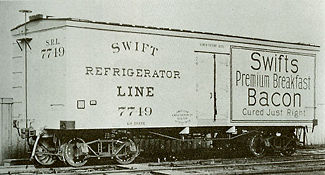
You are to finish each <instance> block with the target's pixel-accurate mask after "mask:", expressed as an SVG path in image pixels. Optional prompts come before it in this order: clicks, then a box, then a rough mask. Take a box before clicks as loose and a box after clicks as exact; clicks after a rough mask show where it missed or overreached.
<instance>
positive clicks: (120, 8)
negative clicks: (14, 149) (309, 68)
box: [0, 0, 325, 143]
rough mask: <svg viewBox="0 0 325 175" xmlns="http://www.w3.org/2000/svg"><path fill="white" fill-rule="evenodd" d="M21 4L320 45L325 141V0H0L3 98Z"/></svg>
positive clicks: (320, 137) (57, 12) (315, 138)
mask: <svg viewBox="0 0 325 175" xmlns="http://www.w3.org/2000/svg"><path fill="white" fill-rule="evenodd" d="M20 9H28V10H32V11H33V13H32V15H34V14H39V13H41V14H44V15H48V16H55V17H73V18H83V19H89V20H94V21H105V22H117V23H128V24H137V25H145V26H157V27H169V28H177V29H188V30H196V31H206V32H213V33H220V34H229V35H238V36H248V37H256V38H263V39H270V40H281V41H288V42H302V43H311V44H316V45H320V46H321V52H320V53H319V54H318V58H317V80H318V81H317V118H318V119H319V120H320V121H319V124H320V126H319V127H317V128H316V130H315V132H316V133H315V134H312V135H311V137H310V140H311V141H312V142H313V143H325V116H324V115H325V77H324V75H325V59H324V55H325V50H324V48H325V0H312V1H311V0H295V1H293V0H241V1H238V0H214V1H212V0H208V1H202V0H200V1H199V0H186V1H185V0H184V1H176V0H175V1H168V0H167V1H162V0H155V1H153V0H152V1H149V0H148V1H145V0H140V1H125V0H116V1H108V0H105V1H104V0H91V1H89V0H83V1H81V0H73V1H72V0H64V1H63V0H59V1H53V0H52V1H1V0H0V43H1V45H0V46H1V47H0V98H2V97H11V93H10V90H11V84H10V81H11V77H10V76H11V71H10V66H11V65H10V60H11V43H12V41H11V36H10V29H11V28H13V27H15V26H17V25H18V24H21V23H23V22H24V16H23V14H21V13H19V12H18V10H20Z"/></svg>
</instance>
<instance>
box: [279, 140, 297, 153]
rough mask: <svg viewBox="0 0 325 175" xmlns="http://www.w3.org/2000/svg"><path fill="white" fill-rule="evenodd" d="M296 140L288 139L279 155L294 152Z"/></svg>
mask: <svg viewBox="0 0 325 175" xmlns="http://www.w3.org/2000/svg"><path fill="white" fill-rule="evenodd" d="M296 146H297V144H296V142H295V140H294V139H292V140H290V141H289V142H288V144H287V145H286V146H285V147H284V148H283V149H282V150H281V155H283V156H291V155H292V154H293V153H295V152H296Z"/></svg>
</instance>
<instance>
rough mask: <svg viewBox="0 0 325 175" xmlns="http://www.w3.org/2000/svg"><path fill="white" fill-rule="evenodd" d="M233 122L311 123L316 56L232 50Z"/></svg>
mask: <svg viewBox="0 0 325 175" xmlns="http://www.w3.org/2000/svg"><path fill="white" fill-rule="evenodd" d="M231 62H232V63H231V64H232V68H231V87H232V94H231V108H232V116H231V120H232V122H246V121H249V122H283V121H286V122H311V120H313V118H314V106H315V101H314V99H315V94H314V92H315V55H312V54H306V53H301V52H287V51H281V50H268V49H258V48H248V47H237V46H232V47H231Z"/></svg>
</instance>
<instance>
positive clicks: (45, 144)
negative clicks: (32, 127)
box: [34, 139, 56, 166]
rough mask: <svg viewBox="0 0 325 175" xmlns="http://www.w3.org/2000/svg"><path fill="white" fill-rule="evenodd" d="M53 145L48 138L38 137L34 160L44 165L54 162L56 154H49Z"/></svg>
mask: <svg viewBox="0 0 325 175" xmlns="http://www.w3.org/2000/svg"><path fill="white" fill-rule="evenodd" d="M53 149H55V148H54V145H53V144H51V140H50V139H40V140H39V142H38V143H37V145H36V150H35V156H34V158H35V160H36V162H37V163H39V164H41V165H44V166H49V165H52V164H54V162H55V161H56V156H54V155H51V151H50V150H53Z"/></svg>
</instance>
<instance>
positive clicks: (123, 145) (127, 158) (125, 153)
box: [115, 139, 139, 165]
mask: <svg viewBox="0 0 325 175" xmlns="http://www.w3.org/2000/svg"><path fill="white" fill-rule="evenodd" d="M117 145H118V146H119V147H118V148H117V150H119V151H118V152H117V155H116V157H115V158H116V161H117V162H118V163H119V164H123V165H125V164H130V163H132V162H133V161H134V160H135V158H136V157H137V156H138V155H139V150H138V148H137V146H136V144H135V143H134V142H133V141H132V140H131V139H123V140H120V141H118V144H117Z"/></svg>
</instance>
